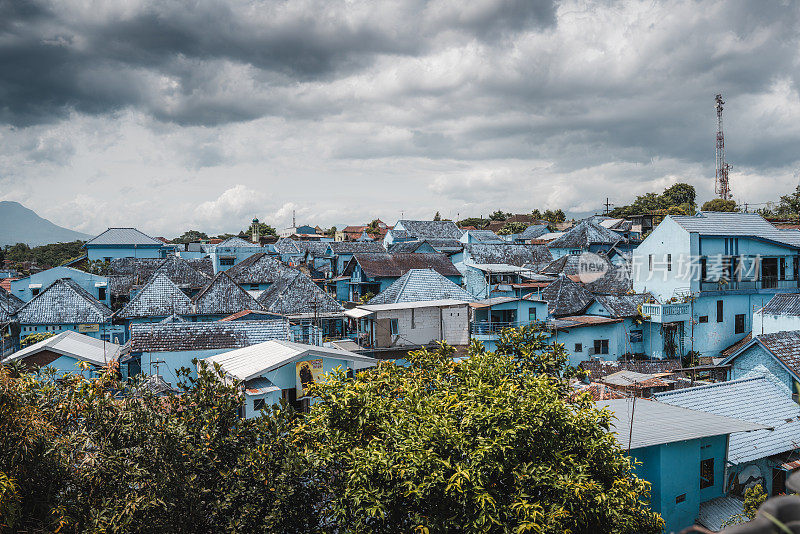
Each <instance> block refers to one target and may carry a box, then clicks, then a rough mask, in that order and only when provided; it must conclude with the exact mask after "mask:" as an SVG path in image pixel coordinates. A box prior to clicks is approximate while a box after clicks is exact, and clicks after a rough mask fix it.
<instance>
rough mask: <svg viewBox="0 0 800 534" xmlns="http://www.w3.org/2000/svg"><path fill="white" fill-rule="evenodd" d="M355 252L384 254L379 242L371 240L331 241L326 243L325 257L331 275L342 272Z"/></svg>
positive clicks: (384, 251)
mask: <svg viewBox="0 0 800 534" xmlns="http://www.w3.org/2000/svg"><path fill="white" fill-rule="evenodd" d="M355 254H386V249H385V248H384V247H383V245H382V244H381V243H376V242H373V241H333V242H331V243H328V248H327V250H326V251H325V257H327V258H328V259H329V261H330V262H331V276H339V275H340V274H343V273H344V268H345V266H346V265H347V264H348V263H349V262H350V260H352V259H353V256H354V255H355Z"/></svg>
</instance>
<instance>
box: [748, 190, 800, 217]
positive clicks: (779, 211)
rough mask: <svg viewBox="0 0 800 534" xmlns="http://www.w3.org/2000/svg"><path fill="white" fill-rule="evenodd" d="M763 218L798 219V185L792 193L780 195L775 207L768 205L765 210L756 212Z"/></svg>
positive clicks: (799, 215) (799, 212)
mask: <svg viewBox="0 0 800 534" xmlns="http://www.w3.org/2000/svg"><path fill="white" fill-rule="evenodd" d="M758 213H760V214H761V215H763V216H764V217H780V218H784V219H797V218H798V217H800V185H798V186H797V187H796V188H795V190H794V191H793V192H792V193H789V194H788V195H781V198H780V199H779V200H778V203H777V205H775V204H772V203H770V204H769V205H767V207H766V208H762V209H760V210H758Z"/></svg>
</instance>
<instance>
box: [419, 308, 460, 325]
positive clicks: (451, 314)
mask: <svg viewBox="0 0 800 534" xmlns="http://www.w3.org/2000/svg"><path fill="white" fill-rule="evenodd" d="M451 315H452V314H451ZM416 327H417V321H416V317H415V315H414V308H411V329H412V330H413V329H415V328H416Z"/></svg>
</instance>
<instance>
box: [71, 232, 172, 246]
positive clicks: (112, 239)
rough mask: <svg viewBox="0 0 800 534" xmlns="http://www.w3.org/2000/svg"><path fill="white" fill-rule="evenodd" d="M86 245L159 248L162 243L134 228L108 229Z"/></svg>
mask: <svg viewBox="0 0 800 534" xmlns="http://www.w3.org/2000/svg"><path fill="white" fill-rule="evenodd" d="M86 244H87V245H148V246H150V245H152V246H155V245H157V246H159V247H160V246H161V245H163V244H164V243H162V242H161V241H159V240H158V239H155V238H153V237H150V236H149V235H147V234H144V233H142V232H140V231H139V230H137V229H136V228H109V229H108V230H106V231H105V232H103V233H102V234H100V235H98V236H97V237H94V238H92V239H90V240H89V241H87V242H86Z"/></svg>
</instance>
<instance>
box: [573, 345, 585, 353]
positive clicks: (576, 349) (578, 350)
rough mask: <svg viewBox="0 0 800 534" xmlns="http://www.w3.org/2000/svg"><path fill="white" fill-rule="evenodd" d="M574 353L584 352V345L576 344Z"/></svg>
mask: <svg viewBox="0 0 800 534" xmlns="http://www.w3.org/2000/svg"><path fill="white" fill-rule="evenodd" d="M574 348H575V351H574V352H583V343H575V347H574Z"/></svg>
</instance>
